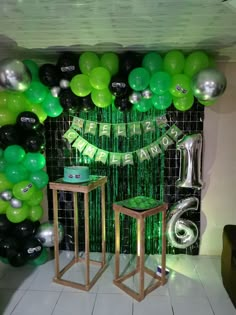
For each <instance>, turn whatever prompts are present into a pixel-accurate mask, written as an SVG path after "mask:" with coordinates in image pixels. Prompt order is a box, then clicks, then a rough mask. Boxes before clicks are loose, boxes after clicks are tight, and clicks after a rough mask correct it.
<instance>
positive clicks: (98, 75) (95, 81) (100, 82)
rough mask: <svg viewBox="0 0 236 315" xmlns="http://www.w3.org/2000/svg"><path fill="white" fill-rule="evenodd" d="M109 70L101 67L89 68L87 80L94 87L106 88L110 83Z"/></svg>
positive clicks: (98, 88)
mask: <svg viewBox="0 0 236 315" xmlns="http://www.w3.org/2000/svg"><path fill="white" fill-rule="evenodd" d="M110 80H111V75H110V72H109V71H108V70H107V69H106V68H103V67H97V68H94V69H93V70H91V72H90V74H89V82H90V84H91V86H92V87H93V88H94V89H97V90H103V89H106V88H107V87H108V85H109V83H110Z"/></svg>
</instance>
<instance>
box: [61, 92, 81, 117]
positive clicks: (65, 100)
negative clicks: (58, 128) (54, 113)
mask: <svg viewBox="0 0 236 315" xmlns="http://www.w3.org/2000/svg"><path fill="white" fill-rule="evenodd" d="M78 100H79V98H78V97H77V96H76V95H75V94H74V93H72V91H71V89H64V90H61V92H60V95H59V101H60V104H61V106H62V107H63V109H64V110H65V111H66V112H74V111H76V109H77V107H78V104H79V101H78Z"/></svg>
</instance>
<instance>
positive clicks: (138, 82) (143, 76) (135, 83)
mask: <svg viewBox="0 0 236 315" xmlns="http://www.w3.org/2000/svg"><path fill="white" fill-rule="evenodd" d="M128 81H129V85H130V87H131V88H132V89H133V90H134V91H143V90H145V89H146V88H147V87H148V85H149V82H150V75H149V72H148V71H147V70H146V69H144V68H135V69H133V70H132V71H131V72H130V74H129V77H128Z"/></svg>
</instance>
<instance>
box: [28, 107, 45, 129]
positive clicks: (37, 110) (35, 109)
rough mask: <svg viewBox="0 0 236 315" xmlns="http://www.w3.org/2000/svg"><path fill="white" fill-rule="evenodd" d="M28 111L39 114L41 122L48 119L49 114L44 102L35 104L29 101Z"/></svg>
mask: <svg viewBox="0 0 236 315" xmlns="http://www.w3.org/2000/svg"><path fill="white" fill-rule="evenodd" d="M26 111H30V112H33V113H35V114H36V115H37V116H38V118H39V121H40V123H41V124H42V123H43V122H44V121H45V120H46V119H47V114H46V112H45V110H44V109H43V107H42V104H33V103H30V102H28V103H27V108H26Z"/></svg>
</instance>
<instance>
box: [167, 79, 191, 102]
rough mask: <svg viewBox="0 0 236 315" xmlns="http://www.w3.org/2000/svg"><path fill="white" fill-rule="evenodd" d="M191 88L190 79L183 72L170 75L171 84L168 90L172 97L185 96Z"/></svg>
mask: <svg viewBox="0 0 236 315" xmlns="http://www.w3.org/2000/svg"><path fill="white" fill-rule="evenodd" d="M190 89H191V80H190V78H189V77H188V76H187V75H185V74H176V75H174V76H173V77H172V82H171V86H170V89H169V92H170V93H171V94H172V95H173V97H183V96H186V95H187V94H188V93H189V92H190Z"/></svg>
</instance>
